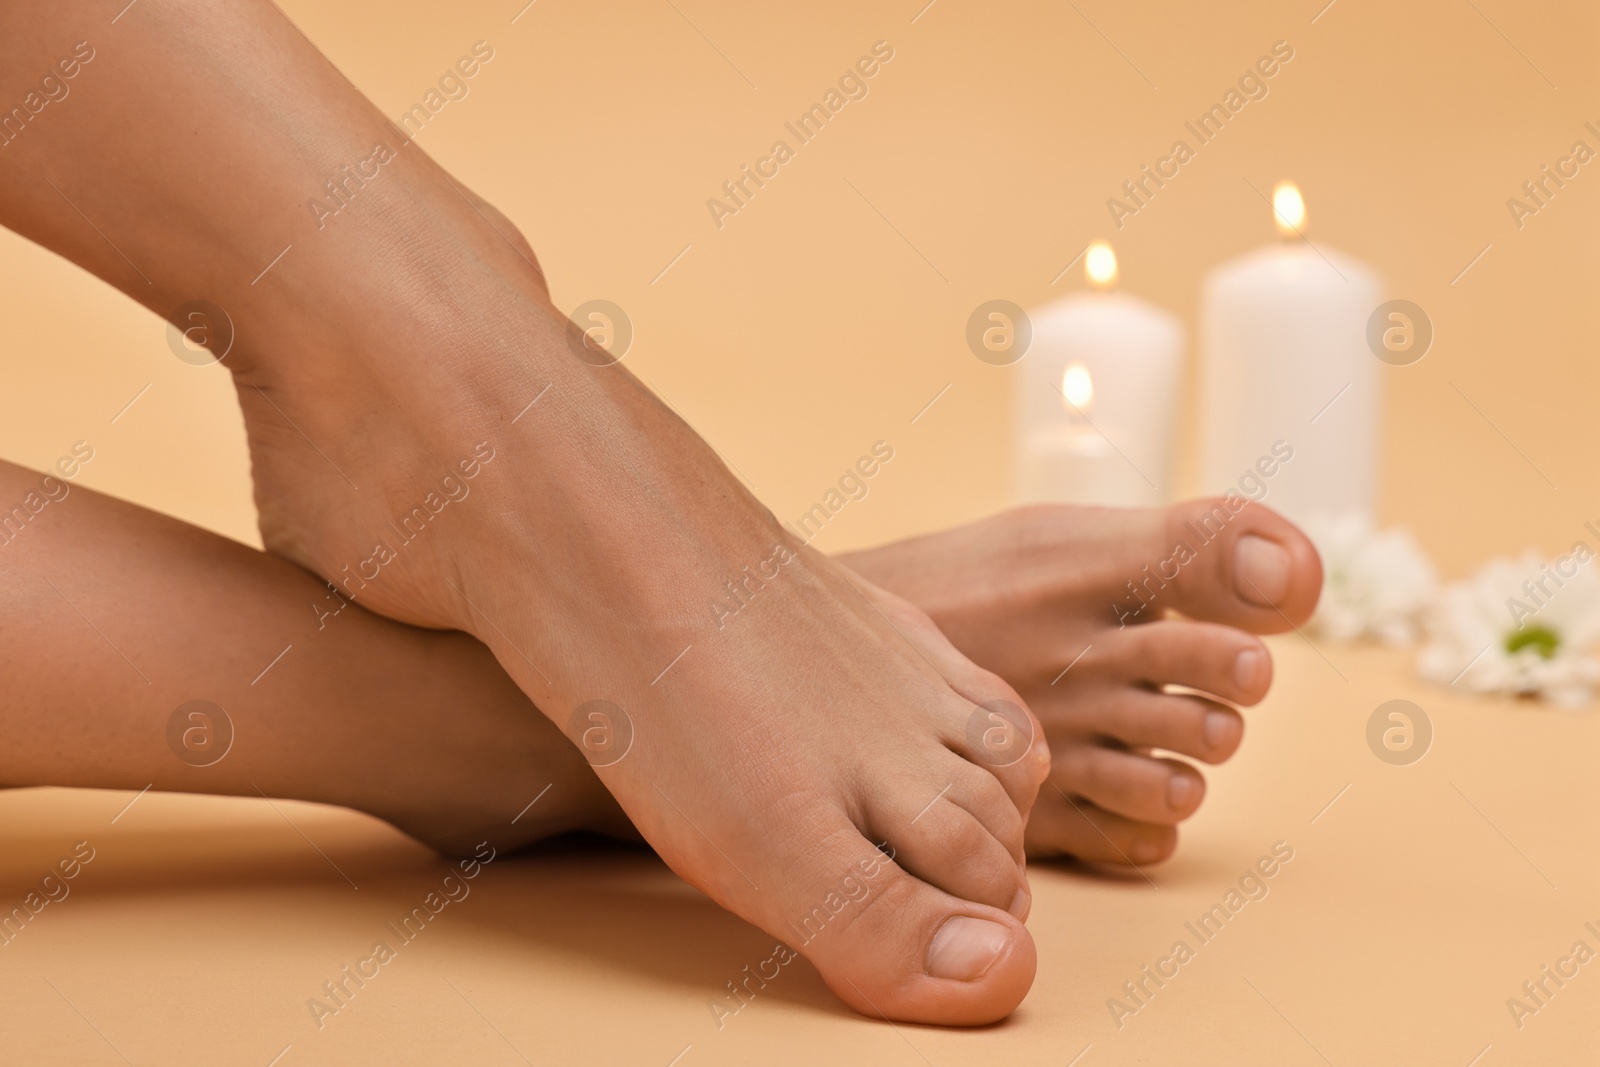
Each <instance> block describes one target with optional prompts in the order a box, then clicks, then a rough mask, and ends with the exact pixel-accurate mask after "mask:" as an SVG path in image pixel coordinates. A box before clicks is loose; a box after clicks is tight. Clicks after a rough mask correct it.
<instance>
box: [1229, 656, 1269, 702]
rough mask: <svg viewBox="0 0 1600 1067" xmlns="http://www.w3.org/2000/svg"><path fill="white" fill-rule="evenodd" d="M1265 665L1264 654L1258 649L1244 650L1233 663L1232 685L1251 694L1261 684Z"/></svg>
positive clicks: (1265, 658)
mask: <svg viewBox="0 0 1600 1067" xmlns="http://www.w3.org/2000/svg"><path fill="white" fill-rule="evenodd" d="M1266 665H1267V657H1266V653H1264V652H1262V651H1261V650H1260V649H1259V648H1251V649H1246V650H1245V651H1243V652H1241V653H1239V658H1238V659H1236V660H1234V661H1233V684H1234V685H1236V686H1238V687H1239V689H1240V690H1241V691H1243V692H1246V693H1253V692H1255V690H1256V687H1257V686H1259V685H1260V684H1261V672H1262V670H1263V668H1265V667H1266Z"/></svg>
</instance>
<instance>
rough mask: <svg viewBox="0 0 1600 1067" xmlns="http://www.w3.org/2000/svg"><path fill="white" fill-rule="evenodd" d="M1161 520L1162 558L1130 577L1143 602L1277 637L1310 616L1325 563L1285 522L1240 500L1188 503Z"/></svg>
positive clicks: (1263, 506) (1318, 591) (1292, 525)
mask: <svg viewBox="0 0 1600 1067" xmlns="http://www.w3.org/2000/svg"><path fill="white" fill-rule="evenodd" d="M1158 514H1159V515H1160V516H1161V518H1160V520H1159V521H1160V524H1161V526H1162V527H1163V528H1162V530H1161V536H1162V537H1163V538H1164V541H1163V543H1162V545H1161V550H1160V558H1159V559H1158V560H1157V561H1155V562H1154V563H1153V564H1152V565H1150V566H1147V567H1145V568H1144V569H1143V570H1142V571H1141V572H1140V574H1139V575H1138V576H1137V577H1136V578H1135V579H1134V587H1135V590H1136V595H1137V596H1138V598H1139V599H1140V600H1141V601H1144V600H1147V599H1148V600H1149V601H1150V602H1152V603H1159V604H1161V605H1162V606H1165V607H1172V608H1176V609H1177V610H1179V611H1181V612H1183V613H1184V614H1185V615H1187V616H1189V617H1190V618H1194V619H1203V620H1206V621H1210V622H1221V623H1227V624H1228V625H1230V626H1237V627H1239V628H1240V629H1244V630H1249V631H1250V632H1252V633H1279V632H1281V631H1283V630H1288V629H1291V628H1293V627H1296V626H1299V625H1300V624H1302V623H1304V622H1305V621H1306V620H1307V619H1309V618H1310V617H1311V613H1312V611H1314V610H1315V609H1316V606H1317V598H1318V596H1320V595H1321V592H1322V559H1321V557H1319V556H1318V555H1317V550H1316V549H1315V548H1314V547H1313V546H1312V544H1311V540H1310V538H1308V537H1307V536H1306V535H1305V534H1304V533H1302V532H1301V531H1300V529H1299V528H1298V527H1297V526H1295V525H1294V524H1293V523H1292V522H1290V521H1289V520H1288V519H1286V518H1284V517H1283V516H1282V515H1279V514H1278V513H1277V512H1275V511H1273V510H1272V509H1271V508H1268V507H1266V506H1265V505H1263V504H1257V503H1253V502H1251V501H1245V500H1243V499H1242V498H1238V497H1226V498H1223V497H1214V498H1210V499H1203V500H1190V501H1185V502H1184V503H1181V504H1176V505H1174V506H1172V507H1170V508H1167V509H1166V510H1165V512H1161V513H1158Z"/></svg>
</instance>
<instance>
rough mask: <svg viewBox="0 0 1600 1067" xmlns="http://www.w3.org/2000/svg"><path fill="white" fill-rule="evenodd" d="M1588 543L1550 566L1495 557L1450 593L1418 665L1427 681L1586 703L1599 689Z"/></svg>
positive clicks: (1595, 588)
mask: <svg viewBox="0 0 1600 1067" xmlns="http://www.w3.org/2000/svg"><path fill="white" fill-rule="evenodd" d="M1593 559H1594V551H1593V550H1592V549H1591V548H1590V547H1589V546H1588V545H1586V544H1584V543H1583V542H1579V543H1577V544H1575V545H1573V547H1572V550H1571V551H1569V552H1568V553H1567V554H1566V555H1564V556H1562V557H1561V558H1559V559H1557V560H1554V561H1553V562H1550V563H1545V562H1542V561H1541V560H1540V559H1539V557H1538V555H1537V554H1536V553H1534V552H1532V551H1528V552H1526V553H1524V554H1523V556H1522V557H1521V558H1520V559H1517V560H1509V559H1495V560H1490V561H1489V562H1488V563H1487V564H1485V565H1484V567H1483V569H1482V570H1480V571H1479V572H1478V573H1477V574H1476V575H1474V576H1473V577H1472V578H1471V579H1470V580H1469V581H1466V582H1460V583H1457V584H1455V585H1452V586H1450V587H1449V588H1448V589H1446V590H1445V591H1444V593H1443V595H1442V596H1441V597H1440V598H1439V601H1438V604H1437V606H1436V608H1435V610H1434V612H1433V614H1432V617H1431V618H1430V620H1429V634H1430V640H1429V642H1428V644H1427V646H1426V647H1424V648H1423V650H1422V653H1421V655H1420V657H1419V659H1418V661H1417V668H1418V670H1419V671H1420V672H1421V674H1422V676H1423V677H1425V678H1429V679H1431V680H1433V681H1437V682H1443V683H1445V684H1446V685H1449V684H1452V683H1453V684H1456V685H1461V686H1464V687H1465V688H1468V689H1471V690H1474V691H1476V692H1480V693H1501V694H1509V695H1517V696H1539V697H1544V698H1546V699H1548V700H1550V701H1551V702H1552V703H1556V704H1561V705H1565V706H1568V707H1572V706H1578V705H1583V704H1587V703H1588V702H1589V701H1590V699H1591V697H1592V696H1593V690H1594V686H1595V684H1596V683H1600V660H1596V659H1595V657H1594V656H1593V655H1592V654H1591V653H1592V651H1593V649H1594V645H1595V641H1596V639H1597V638H1600V576H1597V575H1596V574H1595V566H1594V564H1593V563H1592V562H1591V561H1592V560H1593Z"/></svg>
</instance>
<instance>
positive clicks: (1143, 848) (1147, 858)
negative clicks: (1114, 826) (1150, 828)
mask: <svg viewBox="0 0 1600 1067" xmlns="http://www.w3.org/2000/svg"><path fill="white" fill-rule="evenodd" d="M1128 851H1129V852H1132V853H1133V862H1135V863H1154V862H1155V861H1156V860H1158V859H1160V858H1161V846H1160V845H1159V844H1157V843H1156V842H1154V841H1150V840H1147V839H1145V838H1142V837H1141V838H1139V839H1138V840H1136V841H1135V842H1134V843H1133V844H1132V845H1130V846H1128Z"/></svg>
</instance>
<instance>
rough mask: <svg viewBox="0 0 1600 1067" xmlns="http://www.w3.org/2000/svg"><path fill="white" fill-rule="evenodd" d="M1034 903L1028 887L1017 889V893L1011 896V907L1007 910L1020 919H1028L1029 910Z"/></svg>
mask: <svg viewBox="0 0 1600 1067" xmlns="http://www.w3.org/2000/svg"><path fill="white" fill-rule="evenodd" d="M1032 904H1033V898H1032V897H1030V896H1029V895H1028V891H1027V890H1026V889H1019V890H1017V895H1016V896H1014V897H1012V898H1011V907H1009V908H1007V909H1006V910H1007V911H1009V912H1010V913H1011V914H1012V915H1014V916H1016V917H1017V918H1018V919H1026V918H1027V917H1028V910H1029V908H1030V907H1031V906H1032Z"/></svg>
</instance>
